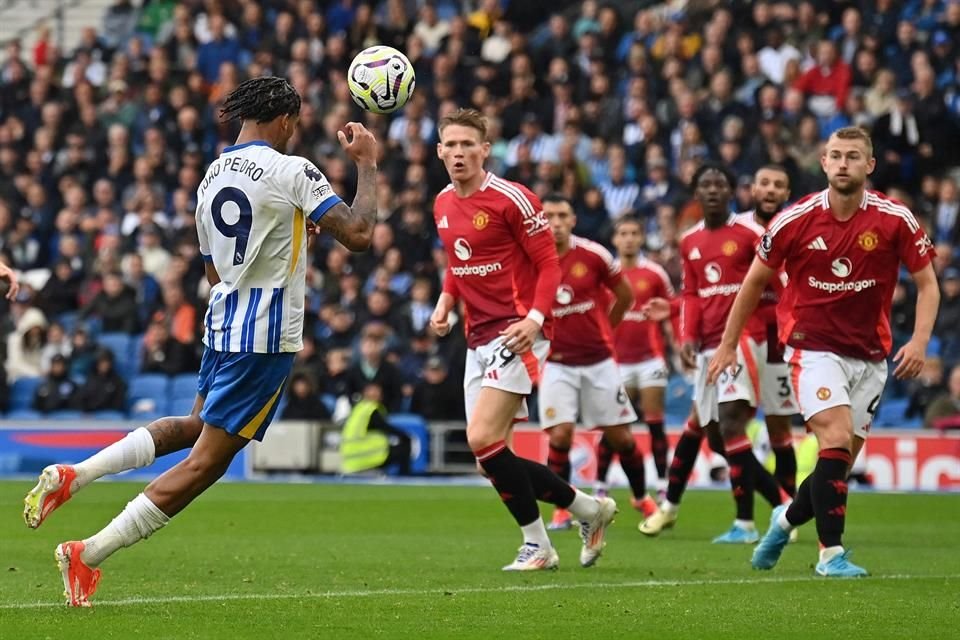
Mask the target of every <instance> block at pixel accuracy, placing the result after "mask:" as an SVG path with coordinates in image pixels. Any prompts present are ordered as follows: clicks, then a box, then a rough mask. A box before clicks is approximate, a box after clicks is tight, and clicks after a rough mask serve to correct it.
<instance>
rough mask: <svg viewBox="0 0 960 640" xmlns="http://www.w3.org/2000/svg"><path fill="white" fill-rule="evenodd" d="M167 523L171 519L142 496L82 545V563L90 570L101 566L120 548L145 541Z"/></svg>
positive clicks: (128, 504) (132, 501) (130, 503)
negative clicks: (89, 567)
mask: <svg viewBox="0 0 960 640" xmlns="http://www.w3.org/2000/svg"><path fill="white" fill-rule="evenodd" d="M168 522H170V518H169V517H167V515H166V514H165V513H164V512H163V511H160V509H158V508H157V505H155V504H153V503H152V502H151V501H150V498H148V497H147V496H145V495H144V494H142V493H141V494H140V495H138V496H137V497H136V498H134V499H133V500H131V501H130V502H128V503H127V506H126V507H125V508H124V510H123V511H121V512H120V515H118V516H117V517H116V518H114V519H113V520H111V521H110V524H108V525H107V526H105V527H104V528H103V529H102V530H101V531H100V533H98V534H96V535H94V536H92V537H90V538H87V539H86V540H84V541H83V544H84V545H85V546H84V549H83V551H82V552H81V553H80V559H81V560H83V561H84V562H85V563H86V564H88V565H89V566H91V567H96V566H99V565H100V563H101V562H103V561H104V560H106V559H107V558H109V557H110V556H111V555H112V554H113V553H114V552H115V551H117V550H118V549H120V548H121V547H129V546H130V545H132V544H134V543H137V542H139V541H141V540H146V539H147V538H149V537H150V536H151V535H153V532H154V531H157V530H158V529H160V528H162V527H163V526H164V525H165V524H167V523H168Z"/></svg>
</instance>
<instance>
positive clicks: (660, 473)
mask: <svg viewBox="0 0 960 640" xmlns="http://www.w3.org/2000/svg"><path fill="white" fill-rule="evenodd" d="M627 394H628V395H629V394H630V390H628V391H627ZM665 396H666V389H665V388H664V387H645V388H643V389H639V390H637V399H636V400H634V397H633V396H631V398H630V399H631V400H633V401H634V406H636V405H637V404H639V406H640V410H641V411H642V412H643V421H644V422H645V423H646V424H647V429H649V430H650V451H651V453H652V454H653V465H654V466H655V467H656V469H657V497H658V498H659V499H663V498H664V497H665V496H666V491H667V450H668V449H669V448H670V446H669V444H668V443H667V433H666V431H665V429H664V424H663V412H664V409H665ZM638 401H639V402H638Z"/></svg>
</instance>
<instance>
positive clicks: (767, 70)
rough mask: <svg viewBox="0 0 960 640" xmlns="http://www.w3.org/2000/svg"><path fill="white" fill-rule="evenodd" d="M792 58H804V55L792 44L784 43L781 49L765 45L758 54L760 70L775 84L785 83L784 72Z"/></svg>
mask: <svg viewBox="0 0 960 640" xmlns="http://www.w3.org/2000/svg"><path fill="white" fill-rule="evenodd" d="M791 60H803V55H802V54H801V53H800V51H799V50H798V49H797V48H796V47H794V46H793V45H792V44H784V45H783V46H781V47H780V48H779V49H774V48H773V47H764V48H763V49H760V53H758V54H757V61H758V62H759V63H760V71H762V72H763V75H765V76H767V77H768V78H769V79H770V82H773V83H774V84H783V73H784V70H786V68H787V63H788V62H790V61H791Z"/></svg>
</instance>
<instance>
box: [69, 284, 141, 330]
mask: <svg viewBox="0 0 960 640" xmlns="http://www.w3.org/2000/svg"><path fill="white" fill-rule="evenodd" d="M80 315H81V317H83V318H95V319H97V320H99V321H100V329H101V331H103V332H105V333H117V332H119V333H129V334H133V333H137V331H138V330H139V328H140V320H139V318H138V315H137V300H136V295H135V294H134V292H133V290H132V289H131V288H130V287H128V286H127V285H125V284H124V283H123V276H122V275H121V274H120V273H119V272H117V271H111V272H109V273H107V274H105V275H104V276H103V291H101V292H100V293H98V294H97V295H96V296H95V297H94V298H93V300H91V301H90V303H89V304H88V305H87V306H86V307H85V308H84V309H83V310H81V312H80Z"/></svg>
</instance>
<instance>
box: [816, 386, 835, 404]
mask: <svg viewBox="0 0 960 640" xmlns="http://www.w3.org/2000/svg"><path fill="white" fill-rule="evenodd" d="M832 395H833V394H832V393H830V389H828V388H826V387H820V388H819V389H817V400H820V401H822V402H826V401H827V400H829V399H830V396H832Z"/></svg>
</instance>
